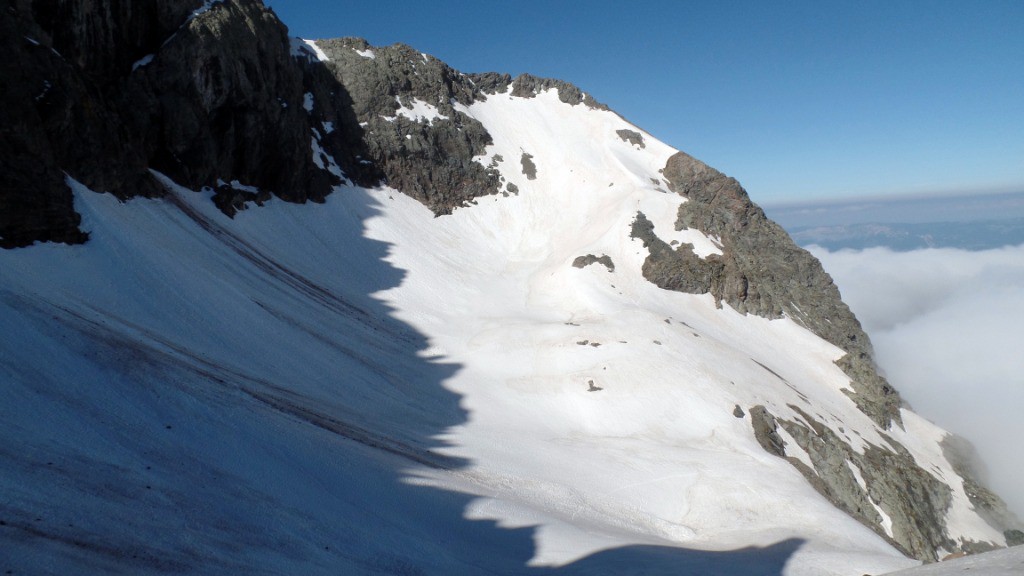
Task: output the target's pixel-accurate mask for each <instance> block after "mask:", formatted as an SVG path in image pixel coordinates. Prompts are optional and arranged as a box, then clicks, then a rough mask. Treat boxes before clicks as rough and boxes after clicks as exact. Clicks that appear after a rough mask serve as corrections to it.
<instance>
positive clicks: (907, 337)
mask: <svg viewBox="0 0 1024 576" xmlns="http://www.w3.org/2000/svg"><path fill="white" fill-rule="evenodd" d="M809 250H810V251H811V252H812V253H813V254H814V255H815V256H817V257H818V259H820V260H821V262H822V264H823V265H824V267H825V270H826V271H828V273H829V274H831V275H832V278H833V279H834V280H835V282H836V284H837V285H838V286H839V289H840V291H841V292H842V295H843V300H844V301H846V303H847V304H848V305H849V306H850V308H851V309H853V312H854V313H855V314H856V315H857V317H858V318H859V319H860V321H861V323H862V324H863V325H864V330H865V331H866V332H867V333H868V335H869V336H870V337H871V340H872V342H873V343H874V346H875V353H876V357H877V360H878V363H879V365H880V366H881V368H882V370H883V372H884V373H885V374H886V376H887V377H888V378H889V381H890V382H891V383H892V384H893V385H894V386H895V387H896V388H897V389H898V390H899V391H900V392H901V393H902V395H903V397H904V398H905V399H906V400H907V401H908V402H909V403H910V405H911V407H912V408H914V410H915V411H916V412H918V413H919V414H921V415H923V416H924V417H926V418H928V419H930V420H932V421H933V422H935V423H937V424H939V425H940V426H942V427H943V428H945V429H947V430H950V431H953V432H955V433H957V434H959V435H961V436H964V437H965V438H967V439H968V440H970V441H971V442H972V443H973V444H974V446H975V448H976V449H977V451H978V453H979V455H980V457H981V460H982V462H983V463H984V465H985V467H986V468H987V473H984V475H983V479H984V480H985V482H986V483H987V484H988V486H989V487H990V488H992V489H993V490H995V492H996V493H998V494H999V495H1000V496H1002V497H1003V499H1005V500H1006V501H1007V504H1009V506H1010V508H1011V510H1013V511H1014V512H1015V513H1016V514H1017V515H1018V517H1020V518H1022V519H1024V457H1022V452H1024V245H1022V246H1015V247H1005V248H1000V249H994V250H985V251H980V252H970V251H966V250H958V249H928V250H916V251H911V252H895V251H892V250H889V249H888V248H871V249H867V250H857V251H852V250H841V251H838V252H829V251H828V250H826V249H824V248H820V247H815V246H812V247H810V248H809Z"/></svg>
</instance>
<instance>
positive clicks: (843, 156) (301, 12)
mask: <svg viewBox="0 0 1024 576" xmlns="http://www.w3.org/2000/svg"><path fill="white" fill-rule="evenodd" d="M267 3H268V4H269V5H270V6H271V7H272V8H273V9H274V10H275V11H276V12H277V13H278V15H279V16H280V17H281V19H282V20H283V21H284V22H285V24H287V25H288V26H289V28H290V29H291V32H292V34H293V35H297V36H302V37H304V38H331V37H338V36H360V37H363V38H366V39H367V40H368V41H369V42H370V43H371V44H374V45H386V44H391V43H395V42H403V43H406V44H410V45H412V46H414V47H415V48H417V49H419V50H421V51H423V52H427V53H429V54H432V55H434V56H436V57H438V58H440V59H442V60H444V61H446V62H447V63H448V64H450V65H451V66H453V67H454V68H456V69H459V70H461V71H463V72H483V71H498V72H508V73H511V74H513V75H515V74H518V73H521V72H530V73H531V74H535V75H538V76H550V77H555V78H560V79H564V80H568V81H570V82H572V83H574V84H576V85H578V86H580V87H581V88H582V89H583V90H585V91H587V92H589V93H591V94H593V95H594V96H595V97H596V98H597V99H598V100H600V101H602V102H604V103H606V104H608V105H609V106H611V107H612V108H613V109H615V110H616V111H617V112H619V113H620V114H622V115H623V116H625V117H626V118H627V119H628V120H630V121H631V122H633V123H635V124H637V125H638V126H640V127H641V128H643V129H644V130H647V131H648V132H650V133H652V134H653V135H655V136H656V137H658V138H660V139H661V140H663V141H665V142H667V143H669V144H671V145H673V146H675V147H676V148H679V149H681V150H684V151H686V152H688V153H690V154H692V155H694V156H696V157H698V158H700V159H702V160H704V161H706V162H708V163H709V164H711V165H712V166H714V167H716V168H718V169H719V170H721V171H723V172H725V173H727V174H729V175H730V176H734V177H736V178H737V179H739V180H740V182H741V183H742V184H743V185H744V186H745V187H746V188H747V190H748V192H750V194H751V196H752V197H753V198H754V199H755V200H756V201H758V202H762V203H776V202H795V201H803V200H816V199H825V198H837V197H853V196H861V195H873V196H877V195H893V194H903V193H913V194H922V193H932V192H943V193H950V192H975V191H984V192H991V191H1021V190H1024V32H1022V31H1024V1H1021V0H1010V1H998V0H975V1H964V2H948V1H941V0H932V1H928V2H924V1H910V0H903V1H897V2H891V1H886V2H875V1H858V2H852V1H851V2H786V3H772V2H743V1H735V2H684V1H675V2H662V1H654V2H636V3H631V2H621V1H616V2H611V1H604V0H591V1H589V2H570V1H557V0H548V1H546V2H539V1H534V0H519V1H517V2H515V3H511V2H481V1H479V0H478V1H475V2H471V1H456V0H434V1H431V2H413V1H394V0H374V1H373V2H369V1H364V2H344V1H339V0H302V1H299V0H267Z"/></svg>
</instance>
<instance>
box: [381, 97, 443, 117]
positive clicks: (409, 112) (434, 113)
mask: <svg viewBox="0 0 1024 576" xmlns="http://www.w3.org/2000/svg"><path fill="white" fill-rule="evenodd" d="M395 100H396V101H398V111H397V112H396V114H398V115H399V116H402V117H404V118H408V119H409V120H412V121H413V122H426V123H428V124H429V123H431V122H433V121H434V120H447V119H448V117H447V116H445V115H444V114H441V112H440V111H439V110H438V109H437V106H434V105H433V104H428V103H426V102H424V101H423V100H418V99H415V98H414V99H413V100H412V106H411V107H408V108H407V107H405V106H403V105H402V101H401V99H399V97H398V96H395ZM384 119H385V120H388V121H389V122H393V121H394V117H392V118H390V120H389V119H388V118H387V117H385V118H384Z"/></svg>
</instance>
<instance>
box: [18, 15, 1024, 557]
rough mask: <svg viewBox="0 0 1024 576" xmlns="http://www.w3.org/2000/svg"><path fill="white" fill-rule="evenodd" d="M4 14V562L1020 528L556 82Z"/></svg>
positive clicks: (271, 26)
mask: <svg viewBox="0 0 1024 576" xmlns="http://www.w3.org/2000/svg"><path fill="white" fill-rule="evenodd" d="M0 26H2V34H0V42H2V45H0V49H2V50H3V53H4V54H5V57H4V58H3V59H2V61H0V78H2V79H3V84H4V90H3V91H2V92H0V130H2V133H3V138H2V140H0V246H2V247H3V248H5V250H0V323H2V325H3V326H4V327H5V328H6V330H4V331H3V335H2V336H0V383H2V384H3V387H4V390H5V401H4V402H3V403H2V407H0V417H2V418H3V420H4V422H5V426H4V430H3V432H0V434H2V438H3V441H2V443H0V453H2V458H3V460H4V465H3V470H4V472H3V473H2V474H0V494H3V495H4V497H3V498H2V499H0V549H3V550H5V551H7V557H6V558H4V557H3V555H0V569H2V570H6V571H7V573H14V574H19V573H39V574H43V573H109V572H125V573H139V574H142V573H146V574H148V573H154V574H156V573H165V572H184V571H189V572H199V573H224V572H247V573H267V574H286V573H325V574H328V573H330V574H337V573H360V574H364V573H365V574H410V575H412V574H460V573H466V574H468V573H481V572H487V573H496V574H533V573H537V574H541V573H543V574H549V573H551V574H554V573H566V574H593V573H649V574H662V573H664V574H677V573H691V572H694V571H697V572H700V573H720V574H783V573H785V574H855V575H860V574H864V573H881V572H883V571H888V570H894V569H898V568H902V567H906V566H910V565H912V564H914V561H925V562H932V561H935V560H939V559H941V558H943V557H945V556H947V555H950V554H955V553H961V552H965V553H975V552H981V551H986V550H991V549H995V548H1000V547H1005V546H1008V545H1014V544H1019V543H1020V542H1021V541H1022V540H1024V537H1022V536H1021V531H1020V529H1021V525H1020V523H1019V521H1018V520H1017V519H1016V518H1014V517H1013V516H1012V514H1010V513H1009V512H1008V511H1007V510H1006V507H1005V505H1004V504H1003V503H1002V501H1001V500H1000V499H999V498H998V496H996V495H995V494H993V493H991V492H990V491H988V490H987V489H986V488H985V487H984V485H983V484H982V482H981V481H980V480H979V479H978V478H977V477H976V475H975V474H974V473H973V472H972V467H971V465H970V464H969V463H970V462H971V461H972V459H973V457H972V454H971V448H970V447H969V446H968V445H966V444H965V443H964V442H962V441H961V440H959V439H957V438H955V437H953V436H951V435H949V434H948V433H947V432H945V431H943V430H941V429H939V428H937V427H936V426H934V425H933V424H931V423H929V422H927V421H926V420H924V419H923V418H921V417H920V416H918V415H917V414H915V413H914V412H913V411H912V410H910V409H909V407H907V406H906V405H905V404H904V403H903V402H902V401H901V399H900V396H899V394H898V393H897V391H896V390H894V389H893V387H892V386H891V385H890V384H889V383H888V382H887V381H886V380H885V378H884V377H883V376H882V375H880V374H879V373H878V370H877V369H876V367H875V365H874V361H873V359H872V349H871V344H870V341H869V339H868V337H867V335H866V334H865V333H864V332H863V330H862V329H861V326H860V324H859V322H858V321H857V319H856V318H855V317H854V316H853V314H852V313H851V312H850V310H849V308H847V306H846V305H845V304H844V303H843V302H842V300H841V298H840V294H839V291H838V290H837V288H836V287H835V285H834V284H833V283H832V280H831V278H830V277H829V276H828V275H827V274H826V273H825V272H824V271H823V269H822V267H821V265H820V264H819V263H818V261H817V260H816V259H815V258H814V257H813V256H811V255H810V254H809V253H808V252H806V251H804V250H803V249H801V248H799V247H798V246H796V245H795V244H794V243H793V242H792V240H791V239H790V237H789V236H788V235H787V234H786V233H785V232H784V231H783V230H782V229H781V228H780V227H779V226H778V225H776V224H775V223H774V222H772V221H771V220H769V219H768V218H767V217H766V216H765V214H764V212H763V211H762V210H761V209H760V208H759V207H758V206H756V205H755V204H754V203H753V202H751V200H750V198H749V197H748V196H747V193H746V192H745V191H744V189H743V188H742V186H741V185H740V184H739V183H738V182H737V181H736V180H734V179H732V178H730V177H728V176H727V175H725V174H723V173H722V172H719V171H718V170H715V169H713V168H711V167H709V166H707V165H706V164H704V163H702V162H701V161H699V160H697V159H695V158H693V157H691V156H689V155H687V154H686V153H684V152H680V151H677V150H674V149H672V148H670V147H669V146H667V145H665V144H663V143H661V142H659V141H658V140H657V139H656V138H654V137H653V136H651V135H650V134H649V133H647V132H645V131H644V130H642V129H641V128H639V127H637V126H634V125H632V124H630V123H629V122H628V121H627V120H625V119H623V118H622V117H620V116H619V115H617V114H616V113H615V112H613V111H611V110H610V109H608V107H607V106H605V105H603V104H601V103H600V102H599V101H597V100H596V99H595V98H594V97H593V96H592V95H590V94H587V93H585V92H584V91H582V90H581V89H579V88H578V87H576V86H573V85H571V84H569V83H566V82H562V81H558V80H550V79H543V78H537V77H533V76H530V75H521V76H518V77H515V78H513V77H511V76H509V75H506V74H498V73H474V74H466V73H462V72H459V71H457V70H454V69H453V68H451V67H449V66H448V65H446V64H445V63H443V62H441V61H440V60H438V59H436V58H434V57H433V56H430V55H428V54H423V53H421V52H418V51H417V50H415V49H414V48H412V47H409V46H405V45H394V46H388V47H375V46H371V45H369V44H368V43H367V42H365V41H364V40H361V39H356V38H340V39H332V40H316V41H313V40H303V39H299V38H293V37H290V36H289V33H288V30H287V28H286V27H285V25H284V24H282V22H280V21H279V20H278V18H277V17H276V15H275V14H274V12H273V10H272V9H270V8H268V7H267V6H265V5H264V4H263V3H262V2H260V1H259V0H207V1H201V0H147V1H141V0H121V1H118V2H80V1H71V0H36V1H32V0H10V1H8V2H7V3H6V4H5V5H4V7H3V17H2V19H0Z"/></svg>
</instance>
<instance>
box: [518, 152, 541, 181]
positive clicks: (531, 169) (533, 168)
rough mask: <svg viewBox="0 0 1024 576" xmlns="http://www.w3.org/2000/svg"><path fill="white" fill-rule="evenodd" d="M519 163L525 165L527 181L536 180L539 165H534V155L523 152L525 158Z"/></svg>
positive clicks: (524, 170) (524, 171)
mask: <svg viewBox="0 0 1024 576" xmlns="http://www.w3.org/2000/svg"><path fill="white" fill-rule="evenodd" d="M519 162H520V163H521V164H522V165H523V174H525V175H526V179H527V180H536V179H537V165H536V164H534V163H533V155H532V154H527V153H526V152H523V156H522V157H521V158H520V159H519Z"/></svg>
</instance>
